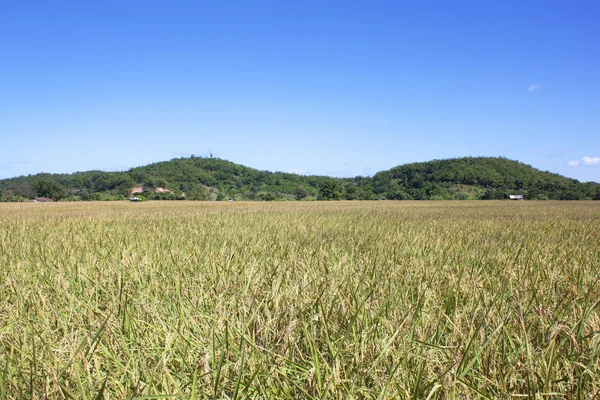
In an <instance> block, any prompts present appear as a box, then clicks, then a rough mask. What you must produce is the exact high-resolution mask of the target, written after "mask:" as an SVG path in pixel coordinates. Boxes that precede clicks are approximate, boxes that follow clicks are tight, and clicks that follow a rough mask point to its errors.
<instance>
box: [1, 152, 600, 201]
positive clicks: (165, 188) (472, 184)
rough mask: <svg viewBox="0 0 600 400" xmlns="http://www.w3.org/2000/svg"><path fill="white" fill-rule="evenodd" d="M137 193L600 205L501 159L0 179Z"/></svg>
mask: <svg viewBox="0 0 600 400" xmlns="http://www.w3.org/2000/svg"><path fill="white" fill-rule="evenodd" d="M134 188H135V189H136V190H134ZM134 193H135V195H136V196H138V197H140V198H143V199H160V200H182V199H186V200H229V199H232V200H264V201H273V200H343V199H345V200H374V199H380V200H444V199H447V200H468V199H481V200H488V199H506V198H508V197H509V195H511V194H521V195H523V196H524V198H526V199H538V200H546V199H548V200H584V199H595V200H600V185H599V184H597V183H593V182H587V183H582V182H579V181H577V180H575V179H570V178H566V177H564V176H561V175H558V174H554V173H550V172H546V171H540V170H538V169H535V168H533V167H531V166H529V165H526V164H523V163H520V162H518V161H513V160H509V159H507V158H502V157H463V158H454V159H446V160H434V161H429V162H420V163H411V164H405V165H400V166H398V167H395V168H392V169H389V170H386V171H381V172H378V173H377V174H375V175H374V176H373V177H361V176H358V177H355V178H333V177H328V176H312V175H309V176H304V175H297V174H292V173H285V172H270V171H259V170H256V169H253V168H249V167H246V166H243V165H239V164H235V163H232V162H230V161H226V160H222V159H219V158H214V157H210V158H203V157H194V156H192V157H190V158H176V159H173V160H170V161H163V162H157V163H153V164H149V165H145V166H142V167H136V168H131V169H129V170H127V171H122V172H104V171H85V172H75V173H72V174H48V173H40V174H36V175H28V176H20V177H16V178H10V179H4V180H0V200H1V201H28V200H30V199H32V198H34V197H48V198H51V199H53V200H61V201H80V200H124V199H126V198H128V197H129V196H131V195H132V194H134Z"/></svg>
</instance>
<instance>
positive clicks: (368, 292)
mask: <svg viewBox="0 0 600 400" xmlns="http://www.w3.org/2000/svg"><path fill="white" fill-rule="evenodd" d="M599 304H600V202H508V201H498V202H483V201H481V202H468V201H464V202H452V201H445V202H434V201H431V202H427V201H423V202H392V201H380V202H330V203H327V202H290V203H212V202H148V203H136V204H130V203H124V202H110V203H109V202H107V203H100V202H92V203H53V204H1V205H0V399H17V398H36V399H46V398H47V399H66V398H70V399H102V398H104V399H126V398H127V399H131V398H143V399H154V398H173V399H175V398H177V399H179V398H181V399H196V398H219V399H240V398H254V399H287V398H294V399H310V398H319V399H324V398H329V399H353V398H354V399H404V398H406V399H411V398H412V399H480V398H481V399H484V398H488V399H511V398H539V399H542V398H544V399H545V398H548V399H551V398H552V399H562V398H565V399H592V398H598V397H600V361H599V360H600V305H599Z"/></svg>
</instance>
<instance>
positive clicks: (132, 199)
mask: <svg viewBox="0 0 600 400" xmlns="http://www.w3.org/2000/svg"><path fill="white" fill-rule="evenodd" d="M129 201H131V202H136V201H141V199H138V198H137V197H131V198H130V199H129Z"/></svg>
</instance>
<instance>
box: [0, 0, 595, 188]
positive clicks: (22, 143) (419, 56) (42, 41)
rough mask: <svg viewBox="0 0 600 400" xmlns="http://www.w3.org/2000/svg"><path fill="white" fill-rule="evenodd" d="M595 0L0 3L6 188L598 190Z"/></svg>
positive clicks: (0, 128) (0, 141)
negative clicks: (200, 173) (67, 182)
mask: <svg viewBox="0 0 600 400" xmlns="http://www.w3.org/2000/svg"><path fill="white" fill-rule="evenodd" d="M599 16H600V3H599V2H597V1H562V2H555V1H480V0H478V1H461V0H457V1H412V2H403V1H387V2H384V1H361V2H359V1H328V0H322V1H294V2H292V1H273V2H262V1H257V2H248V1H239V2H232V1H222V2H221V1H219V2H214V1H213V2H203V1H193V2H192V1H189V2H182V1H172V2H166V1H119V2H117V1H98V2H87V1H61V0H57V1H27V0H24V1H4V2H2V3H0V178H5V177H11V176H17V175H21V174H30V173H31V174H33V173H37V172H41V171H44V172H73V171H77V170H88V169H104V170H120V169H127V168H129V167H133V166H138V165H144V164H147V163H150V162H154V161H161V160H168V159H171V158H174V157H181V156H189V155H190V154H196V155H209V154H210V153H212V154H213V155H215V156H219V157H221V158H224V159H228V160H231V161H233V162H237V163H241V164H244V165H248V166H251V167H254V168H258V169H267V170H279V171H296V172H299V173H311V174H328V175H335V176H354V175H370V174H373V173H375V172H377V171H379V170H383V169H388V168H390V167H394V166H396V165H400V164H404V163H407V162H413V161H427V160H431V159H438V158H448V157H460V156H469V155H471V156H479V155H481V156H498V155H502V156H505V157H509V158H511V159H517V160H519V161H523V162H526V163H528V164H531V165H533V166H534V167H537V168H540V169H543V170H549V171H552V172H557V173H560V174H563V175H566V176H570V177H574V178H577V179H580V180H583V181H589V180H592V181H600V49H599V46H598V38H600V24H598V17H599Z"/></svg>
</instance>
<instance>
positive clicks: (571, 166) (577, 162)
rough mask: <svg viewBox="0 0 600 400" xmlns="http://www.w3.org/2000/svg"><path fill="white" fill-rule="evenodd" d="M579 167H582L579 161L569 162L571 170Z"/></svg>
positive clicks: (568, 165)
mask: <svg viewBox="0 0 600 400" xmlns="http://www.w3.org/2000/svg"><path fill="white" fill-rule="evenodd" d="M579 165H580V164H579V161H577V160H573V161H569V162H568V163H567V167H569V168H575V167H579Z"/></svg>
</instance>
